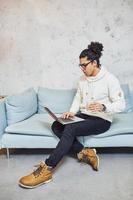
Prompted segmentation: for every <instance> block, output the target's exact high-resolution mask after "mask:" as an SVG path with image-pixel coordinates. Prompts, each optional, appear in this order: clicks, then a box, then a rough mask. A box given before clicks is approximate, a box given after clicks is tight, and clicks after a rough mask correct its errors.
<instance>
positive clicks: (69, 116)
mask: <svg viewBox="0 0 133 200" xmlns="http://www.w3.org/2000/svg"><path fill="white" fill-rule="evenodd" d="M74 115H75V113H73V112H65V113H63V114H62V116H61V118H63V119H68V118H73V117H74Z"/></svg>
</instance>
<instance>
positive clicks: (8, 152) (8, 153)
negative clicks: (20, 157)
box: [6, 148, 10, 159]
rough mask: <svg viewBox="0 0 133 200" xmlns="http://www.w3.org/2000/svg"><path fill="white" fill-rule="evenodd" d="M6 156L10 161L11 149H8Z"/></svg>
mask: <svg viewBox="0 0 133 200" xmlns="http://www.w3.org/2000/svg"><path fill="white" fill-rule="evenodd" d="M6 156H7V158H8V159H9V158H10V151H9V148H6Z"/></svg>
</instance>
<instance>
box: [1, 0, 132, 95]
mask: <svg viewBox="0 0 133 200" xmlns="http://www.w3.org/2000/svg"><path fill="white" fill-rule="evenodd" d="M132 13H133V0H112V1H110V0H100V1H98V0H67V1H66V0H0V94H7V95H9V94H13V93H16V92H21V91H23V90H24V89H26V88H29V87H34V88H37V87H38V86H45V87H50V88H72V87H76V84H77V80H78V78H79V76H80V75H81V74H82V72H81V71H80V69H79V68H78V63H79V60H78V56H79V53H80V52H81V50H83V49H84V48H86V47H87V45H88V43H90V42H91V41H100V42H102V43H103V44H104V47H105V48H104V49H105V51H104V54H103V57H102V59H101V63H102V65H104V66H105V67H106V68H107V69H108V70H110V71H111V72H112V73H114V74H115V75H116V76H117V77H118V78H119V79H120V81H121V83H129V84H130V87H132V88H133V81H132V78H133V14H132Z"/></svg>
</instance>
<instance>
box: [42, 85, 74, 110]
mask: <svg viewBox="0 0 133 200" xmlns="http://www.w3.org/2000/svg"><path fill="white" fill-rule="evenodd" d="M75 93H76V89H50V88H44V87H39V88H38V113H46V111H45V110H44V106H46V107H48V108H50V109H51V110H52V111H53V112H54V113H63V112H66V111H69V109H70V106H71V104H72V101H73V98H74V95H75Z"/></svg>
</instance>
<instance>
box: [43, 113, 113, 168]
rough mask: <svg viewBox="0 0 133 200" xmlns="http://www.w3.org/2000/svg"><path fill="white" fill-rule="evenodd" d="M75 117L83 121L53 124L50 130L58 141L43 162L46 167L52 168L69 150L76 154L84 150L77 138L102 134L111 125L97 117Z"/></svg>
mask: <svg viewBox="0 0 133 200" xmlns="http://www.w3.org/2000/svg"><path fill="white" fill-rule="evenodd" d="M76 116H78V117H81V118H83V119H85V120H84V121H81V122H76V123H71V124H66V125H62V124H61V123H59V122H57V121H54V122H53V124H52V126H51V128H52V130H53V132H54V134H55V135H56V136H57V137H59V138H60V141H59V143H58V144H57V146H56V148H55V149H54V151H53V153H52V154H51V155H50V156H49V158H47V159H46V161H45V163H46V164H47V165H48V166H51V167H53V168H54V167H56V165H57V164H58V163H59V162H60V160H61V159H62V158H63V156H64V155H66V154H67V153H68V152H69V151H70V150H73V151H74V152H75V153H76V154H77V153H79V152H80V151H81V150H82V149H83V148H84V146H83V145H82V144H81V143H80V142H79V141H78V140H77V138H76V137H77V136H89V135H97V134H100V133H104V132H105V131H107V130H108V129H109V128H110V125H111V122H109V121H107V120H104V119H101V118H99V117H95V116H88V115H85V114H82V113H80V114H77V115H76Z"/></svg>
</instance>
